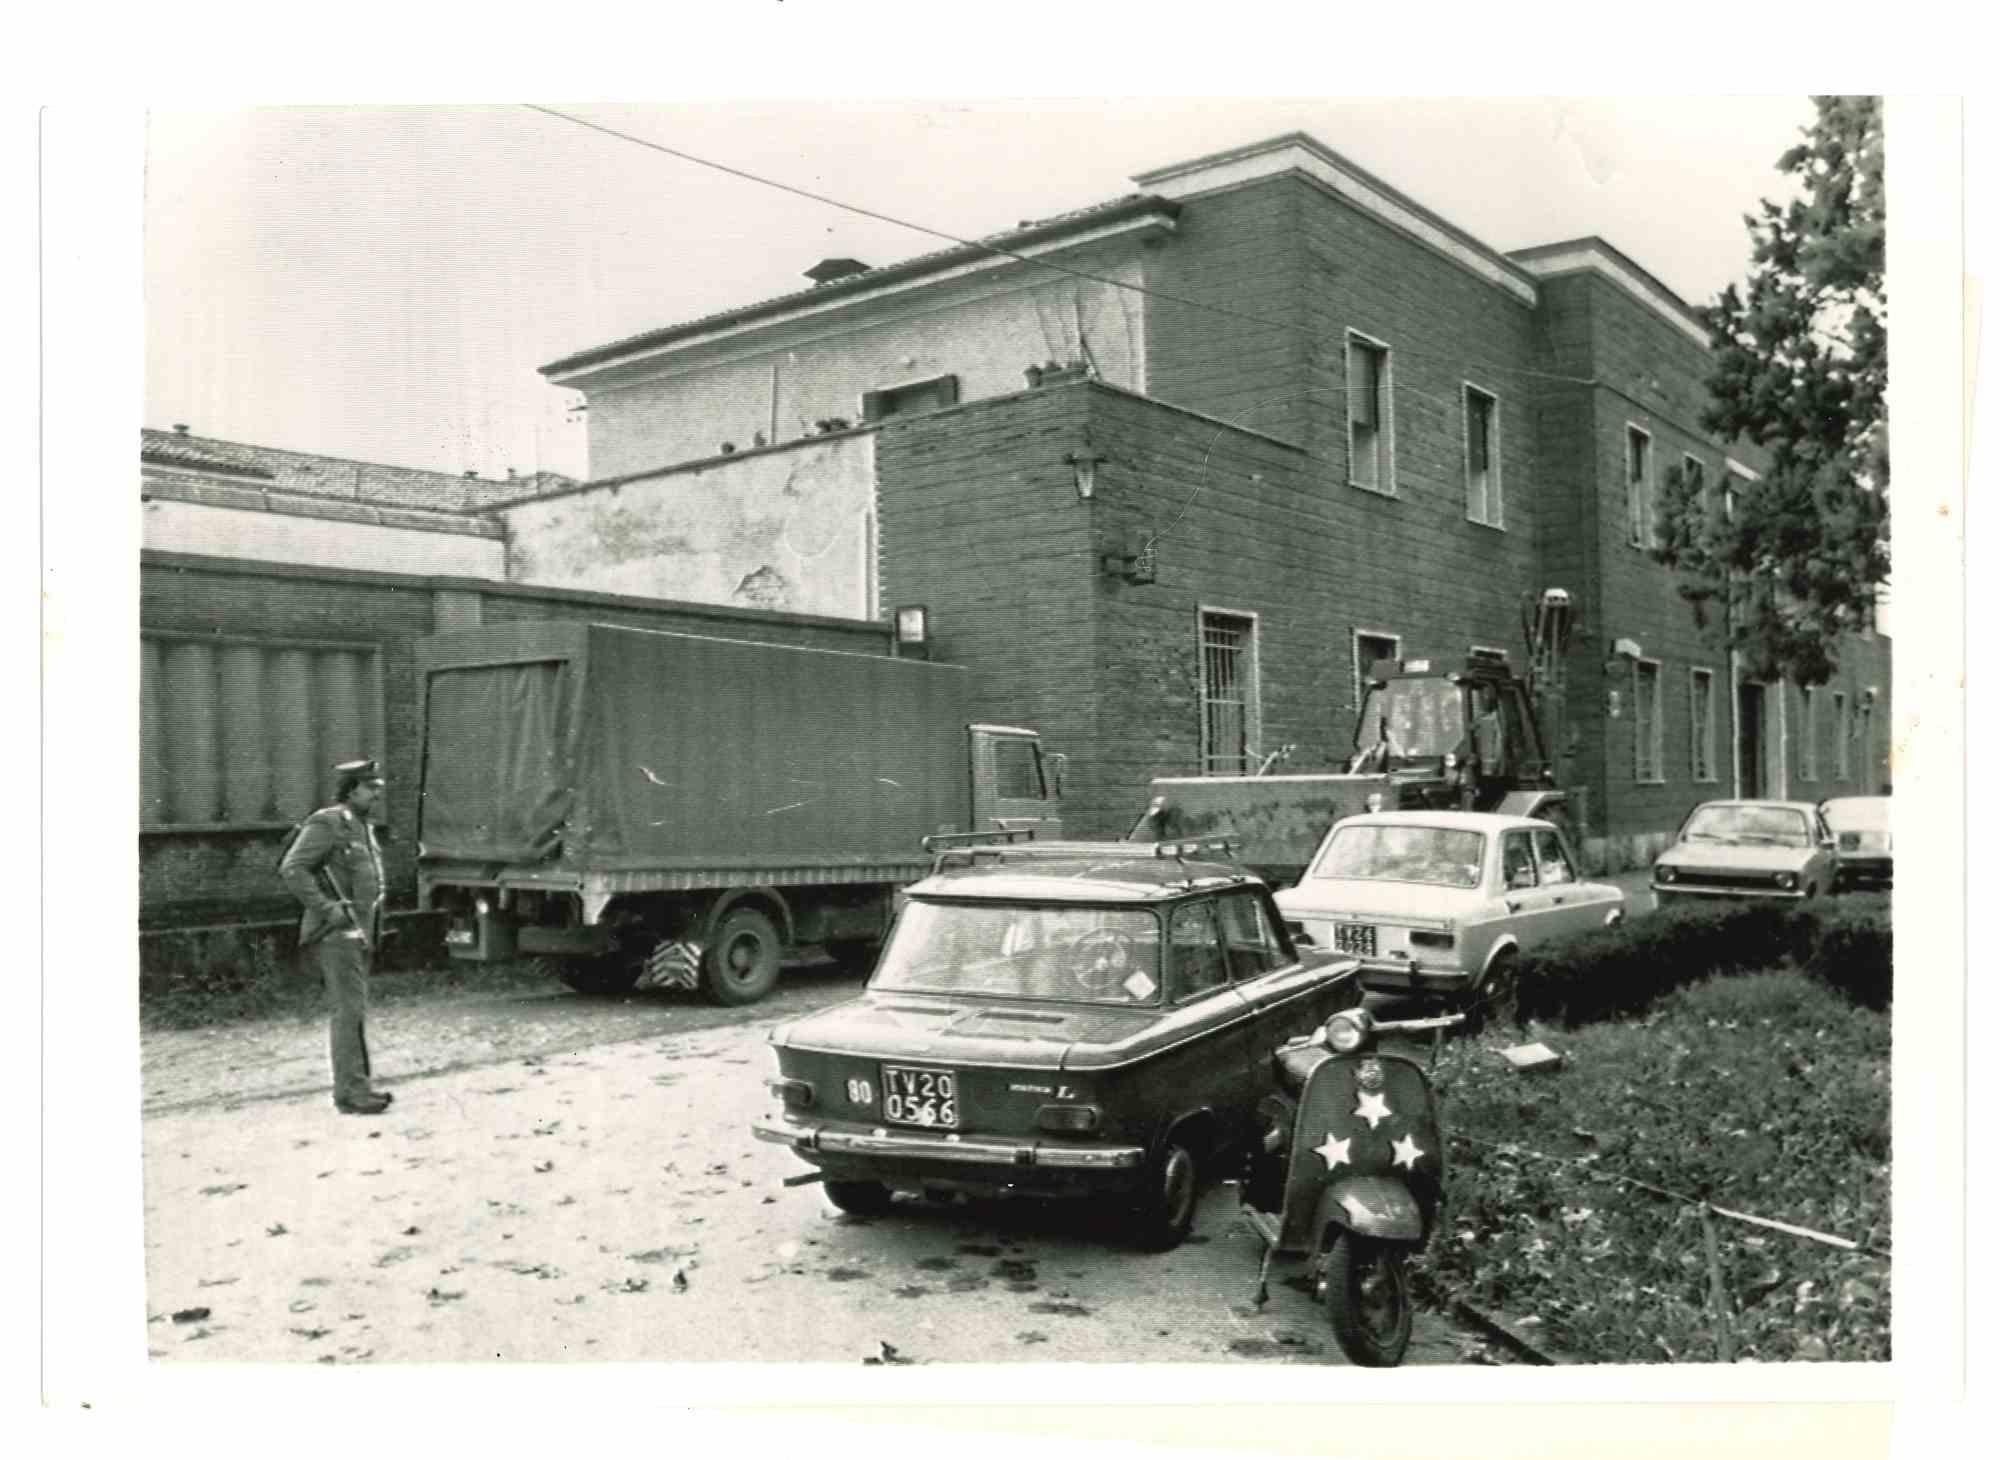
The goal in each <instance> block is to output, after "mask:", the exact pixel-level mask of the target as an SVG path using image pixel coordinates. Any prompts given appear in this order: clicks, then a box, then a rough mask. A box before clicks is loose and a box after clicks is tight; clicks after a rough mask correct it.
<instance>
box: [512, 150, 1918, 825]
mask: <svg viewBox="0 0 2000 1460" xmlns="http://www.w3.org/2000/svg"><path fill="white" fill-rule="evenodd" d="M1135 182H1136V184H1137V187H1138V191H1137V192H1136V193H1133V194H1131V195H1128V196H1125V197H1121V198H1118V199H1117V200H1115V201H1112V202H1109V203H1105V204H1102V205H1100V206H1097V207H1093V208H1086V209H1083V210H1080V211H1077V212H1073V213H1068V214H1064V215H1062V216H1060V217H1055V218H1050V219H1045V220H1041V221H1037V222H1031V223H1025V224H1023V225H1021V226H1020V227H1018V228H1016V229H1013V230H1010V231H1008V232H1006V233H1003V234H999V235H996V236H994V237H991V238H988V239H985V240H982V241H980V242H979V243H976V244H968V245H962V246H955V247H952V248H948V249H944V250H941V251H938V252H934V253H929V254H925V255H923V256H921V257H918V258H913V259H909V260H906V261H904V262H901V263H896V264H890V265H886V266H883V267H877V268H868V267H865V266H862V265H860V264H857V263H855V262H854V261H852V260H828V261H826V262H825V263H824V264H822V265H820V266H819V267H816V268H815V269H813V270H811V271H810V276H811V277H812V278H813V280H814V283H813V284H812V286H811V287H809V288H805V289H801V290H799V291H797V292H795V293H791V294H787V295H783V296H780V297H778V298H774V299H767V300H763V301H760V302H757V303H753V304H749V305H746V306H744V307H742V308H738V309H732V310H728V311H724V312H722V313H719V314H713V315H710V316H707V317H705V318H702V319H696V320H692V321H688V322H685V323H681V324H676V325H671V326H668V327H665V328H661V329H656V330H652V331H649V332H647V333H644V334H640V335H636V336H633V337H631V338H628V339H623V340H619V341H615V342H613V343H610V344H604V345H599V346H594V347H592V348H589V349H585V350H581V351H578V352H576V353H574V354H571V355H569V356H567V357H566V358H564V359H561V360H558V361H556V362H554V363H553V364H550V365H548V366H545V367H544V369H543V374H544V375H545V376H546V377H547V378H548V379H549V380H550V381H552V382H553V383H556V384H559V385H562V386H564V387H567V388H572V389H575V390H578V391H581V392H582V393H583V394H584V396H585V397H586V400H587V403H588V407H589V410H588V420H589V431H590V438H589V440H590V457H591V469H592V476H593V480H592V481H591V482H590V483H588V484H586V485H583V486H580V487H577V488H575V489H572V490H560V491H554V492H545V493H540V494H537V495H535V496H534V497H533V498H532V500H523V501H521V502H519V503H516V504H513V505H509V506H505V507H502V508H499V509H497V511H498V514H499V515H500V516H502V517H503V518H504V519H505V521H506V523H507V526H508V540H507V541H508V548H507V550H508V555H509V557H508V565H507V575H508V577H509V578H511V579H514V580H517V581H520V582H524V583H540V584H547V585H552V586H559V587H570V588H588V589H601V590H609V591H617V592H625V593H639V594H652V595H657V596H662V597H670V598H690V599H699V600H705V601H714V602H722V603H736V604H746V605H759V606H765V607H778V608H788V609H792V610H795V611H802V612H811V613H820V614H832V615H837V616H848V617H856V618H866V619H873V618H878V617H880V616H882V615H883V613H884V612H885V611H886V610H887V609H889V608H891V607H893V606H895V605H899V604H911V603H921V604H924V605H926V606H927V607H928V608H929V611H930V621H931V624H932V632H933V635H934V640H935V652H937V653H938V654H939V655H940V656H941V657H945V658H948V659H951V660H954V661H957V662H960V663H964V664H967V665H969V666H971V667H972V668H973V669H974V670H975V671H976V672H977V676H978V682H979V685H980V693H981V702H982V703H981V713H982V714H986V715H990V716H992V717H995V718H1004V719H1017V720H1025V721H1031V722H1033V723H1035V724H1036V725H1037V726H1038V727H1039V728H1040V729H1042V730H1043V732H1044V733H1045V734H1046V735H1047V736H1048V737H1049V738H1050V740H1051V741H1052V742H1053V743H1054V744H1056V745H1058V746H1060V747H1061V748H1063V749H1064V750H1066V751H1067V752H1068V753H1069V754H1070V764H1071V770H1072V774H1071V778H1070V795H1071V801H1072V808H1071V813H1070V814H1071V825H1072V826H1073V827H1074V829H1076V830H1077V831H1079V832H1083V833H1086V834H1109V833H1116V832H1119V831H1122V829H1123V828H1124V827H1125V826H1126V825H1128V824H1129V823H1130V821H1131V820H1132V819H1133V817H1134V816H1135V815H1136V813H1137V811H1138V810H1139V809H1140V808H1141V806H1142V804H1143V794H1144V787H1145V784H1146V781H1147V780H1148V779H1149V778H1150V777H1152V776H1154V775H1158V774H1173V773H1180V774H1186V773H1190V772H1195V771H1207V772H1215V773H1223V772H1232V771H1240V770H1243V769H1246V768H1255V767H1256V766H1257V765H1258V764H1259V763H1260V762H1261V760H1262V759H1263V758H1264V757H1265V756H1266V755H1268V754H1269V753H1270V752H1272V751H1273V750H1276V749H1277V748H1279V747H1281V746H1285V745H1290V746H1292V747H1294V749H1293V751H1292V753H1291V757H1290V760H1289V766H1290V768H1293V769H1303V768H1311V767H1323V766H1329V765H1334V764H1338V763H1340V762H1341V761H1342V760H1343V759H1344V757H1345V754H1346V752H1347V750H1348V748H1349V746H1350V744H1351V735H1352V729H1353V719H1354V715H1355V711H1356V707H1357V700H1358V691H1359V681H1360V677H1361V674H1362V672H1363V669H1364V668H1365V666H1366V665H1367V664H1368V663H1370V662H1371V661H1373V660H1374V659H1376V658H1378V657H1386V656H1393V655H1396V654H1406V655H1407V654H1421V653H1428V654H1440V655H1455V654H1463V653H1465V652H1466V651H1467V650H1469V649H1470V648H1472V647H1474V646H1480V647H1495V648H1504V649H1508V650H1510V651H1512V652H1513V654H1514V656H1515V658H1516V661H1517V662H1518V661H1519V658H1520V656H1521V653H1522V644H1521V642H1520V613H1521V605H1522V602H1523V599H1524V597H1526V596H1528V595H1531V594H1534V593H1536V592H1538V591H1539V590H1541V589H1543V588H1545V587H1551V586H1558V587H1562V588H1565V589H1567V590H1568V592H1569V593H1570V595H1571V597H1572V600H1573V601H1574V603H1575V605H1576V608H1577V618H1578V623H1579V629H1578V632H1577V633H1576V634H1575V635H1574V636H1573V638H1572V641H1571V644H1570V649H1569V654H1568V658H1567V676H1566V678H1567V696H1566V706H1565V719H1566V723H1567V725H1568V727H1569V731H1570V736H1569V745H1568V746H1567V747H1566V750H1567V764H1566V770H1565V781H1566V783H1567V784H1568V785H1569V786H1570V787H1571V789H1572V790H1573V792H1574V793H1575V794H1576V795H1577V797H1578V800H1579V802H1580V806H1581V810H1582V818H1581V820H1582V823H1583V829H1584V834H1585V839H1586V845H1587V847H1588V848H1589V849H1590V851H1591V853H1592V854H1593V855H1594V856H1596V857H1598V858H1600V859H1602V860H1604V861H1606V862H1609V863H1611V864H1613V865H1616V864H1621V863H1624V862H1626V861H1630V860H1633V859H1635V858H1637V857H1640V856H1643V855H1644V854H1645V853H1646V852H1647V851H1648V850H1649V849H1650V846H1651V845H1652V844H1656V843H1657V841H1658V840H1659V839H1660V838H1661V837H1663V836H1664V834H1665V833H1666V832H1667V831H1668V830H1669V829H1670V828H1671V827H1672V825H1673V824H1674V823H1675V822H1676V821H1677V819H1678V818H1679V817H1680V816H1681V815H1682V814H1683V813H1684V812H1685V811H1686V810H1687V808H1688V807H1689V806H1691V805H1692V804H1694V803H1695V802H1697V801H1700V800H1703V799H1707V798H1710V797H1714V796H1719V795H1728V794H1731V793H1732V792H1740V793H1742V794H1746V795H1749V794H1779V795H1793V796H1800V797H1814V798H1817V797H1821V796H1825V795H1831V794H1834V793H1836V792H1840V791H1852V790H1866V789H1875V788H1877V787H1879V785H1880V784H1881V783H1882V782H1883V780H1884V779H1885V776H1886V769H1885V767H1886V757H1887V736H1888V725H1889V705H1888V694H1889V672H1888V643H1887V640H1886V638H1885V637H1881V636H1872V635H1871V636H1863V637H1858V638H1857V639H1856V640H1854V641H1853V642H1852V643H1851V644H1850V645H1848V646H1847V647H1846V648H1845V649H1844V651H1843V653H1842V655H1841V670H1840V673H1839V675H1838V676H1837V677H1836V679H1835V681H1834V682H1833V683H1831V684H1829V685H1826V686H1823V687H1821V688H1819V689H1817V690H1815V691H1814V692H1813V693H1811V694H1810V695H1803V694H1801V692H1800V691H1799V690H1798V688H1797V687H1796V686H1787V685H1758V684H1753V683H1749V682H1746V681H1744V680H1743V678H1742V676H1741V675H1740V674H1739V673H1737V671H1736V668H1735V666H1734V665H1733V664H1732V662H1731V659H1730V656H1729V655H1728V653H1727V652H1726V650H1725V649H1724V647H1723V646H1722V642H1721V638H1720V634H1719V625H1712V626H1710V628H1709V629H1708V630H1707V631H1702V630H1698V629H1697V627H1696V625H1695V623H1694V621H1693V619H1692V617H1691V615H1690V612H1689V610H1688V608H1687V606H1686V604H1685V603H1683V602H1682V601H1681V599H1680V598H1679V597H1678V595H1677V594H1676V592H1675V590H1674V585H1673V582H1672V580H1671V578H1670V576H1669V575H1668V573H1667V572H1666V571H1665V570H1664V569H1662V568H1660V567H1658V566H1657V565H1656V564H1654V563H1653V562H1652V560H1651V559H1650V557H1649V556H1648V551H1647V550H1648V548H1649V546H1650V544H1651V540H1652V534H1653V531H1654V523H1655V519H1656V515H1657V511H1658V498H1659V493H1660V483H1661V478H1662V476H1663V474H1664V473H1665V472H1666V471H1667V470H1668V469H1669V468H1670V467H1673V466H1675V465H1679V464H1686V465H1687V466H1688V467H1690V468H1691V469H1695V470H1698V471H1700V472H1701V473H1702V474H1703V477H1704V479H1705V480H1707V481H1709V482H1712V483H1715V484H1717V485H1718V486H1726V485H1727V484H1728V483H1729V482H1730V481H1731V480H1732V479H1733V478H1736V477H1746V478H1747V477H1754V474H1755V470H1756V465H1757V463H1756V461H1755V460H1754V459H1753V458H1751V457H1749V456H1747V455H1744V454H1742V453H1740V452H1739V453H1738V454H1737V455H1736V456H1732V455H1731V454H1730V453H1729V452H1728V451H1727V450H1725V449H1724V447H1723V446H1722V445H1721V444H1719V443H1717V442H1715V441H1712V440H1710V439H1709V438H1707V437H1706V436H1705V435H1704V434H1703V433H1702V431H1701V429H1700V427H1699V425H1698V418H1699V414H1700V409H1701V404H1702V398H1703V386H1702V382H1703V378H1704V375H1705V373H1706V358H1707V346H1706V332H1705V330H1704V327H1703V326H1702V324H1701V323H1700V321H1699V319H1698V317H1697V316H1696V315H1695V314H1694V312H1693V311H1692V310H1691V309H1690V308H1689V307H1688V306H1687V304H1686V303H1684V302H1683V301H1682V300H1680V299H1679V298H1677V297H1676V296H1675V295H1674V294H1673V292H1672V291H1671V290H1669V289H1667V288H1666V287H1665V286H1664V285H1662V284H1661V283H1660V282H1659V281H1658V280H1656V279H1654V278H1653V277H1652V276H1651V275H1649V274H1648V273H1647V272H1646V270H1645V269H1644V268H1643V267H1642V266H1641V265H1640V264H1639V263H1637V262H1635V261H1634V260H1633V259H1632V258H1631V257H1629V256H1627V255H1626V254H1625V253H1622V252H1620V251H1619V250H1618V249H1615V248H1613V247H1612V246H1611V245H1609V244H1608V243H1605V242H1604V241H1603V240H1601V239H1597V238H1582V239H1575V240H1570V241H1565V242H1559V243H1552V244H1548V245H1545V246H1541V247H1535V248H1529V249H1524V250H1520V251H1517V252H1514V253H1511V254H1502V253H1499V252H1496V251H1495V250H1493V249H1491V248H1489V247H1487V246H1486V245H1484V244H1482V243H1481V242H1479V241H1478V240H1477V239H1475V238H1473V237H1471V236H1470V235H1468V234H1467V233H1465V232H1464V231H1463V230H1462V229H1459V228H1457V227H1455V226H1454V225H1452V224H1451V223H1450V222H1449V221H1447V220H1446V219H1444V218H1442V217H1440V216H1438V215H1437V214H1436V213H1434V212H1432V211H1431V210H1430V209H1428V208H1426V207H1424V206H1423V205H1421V204H1419V203H1417V202H1416V201H1414V200H1413V199H1411V198H1409V197H1407V196H1405V195H1404V194H1402V193H1400V192H1399V191H1397V190H1396V189H1395V188H1394V187H1392V186H1391V185H1389V184H1388V183H1386V182H1384V181H1383V180H1381V179H1379V178H1377V177H1374V176H1372V175H1370V174H1369V173H1367V172H1365V171H1364V170H1362V169H1361V168H1359V167H1357V166H1355V165H1354V164H1353V163H1351V162H1349V161H1348V160H1346V159H1345V158H1343V157H1341V156H1340V155H1339V154H1338V153H1336V152H1334V151H1332V150H1331V149H1330V148H1327V147H1325V146H1324V145H1322V144H1321V143H1319V142H1318V141H1316V140H1314V139H1313V138H1311V137H1308V136H1304V135H1301V134H1292V135H1288V136H1283V137H1278V138H1274V139H1272V140H1270V141H1266V142H1260V143H1257V144H1254V145H1250V146H1245V147H1241V148H1237V149H1234V150H1231V151H1228V152H1224V153H1220V154H1217V155H1214V156H1210V157H1204V158H1198V159H1195V160H1193V161H1189V162H1184V163H1179V164H1175V165H1173V166H1169V167H1163V168H1159V169H1157V170H1154V171H1151V172H1147V173H1143V174H1141V175H1139V176H1138V177H1137V178H1136V179H1135Z"/></svg>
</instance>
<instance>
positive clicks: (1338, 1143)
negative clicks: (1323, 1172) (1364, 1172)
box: [1313, 1131, 1354, 1171]
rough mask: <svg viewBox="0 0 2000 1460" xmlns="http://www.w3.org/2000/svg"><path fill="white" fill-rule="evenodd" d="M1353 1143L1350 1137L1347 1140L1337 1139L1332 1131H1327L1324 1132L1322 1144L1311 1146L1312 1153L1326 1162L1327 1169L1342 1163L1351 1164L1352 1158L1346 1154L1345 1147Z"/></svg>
mask: <svg viewBox="0 0 2000 1460" xmlns="http://www.w3.org/2000/svg"><path fill="white" fill-rule="evenodd" d="M1353 1144H1354V1141H1353V1139H1352V1138H1349V1139H1347V1140H1338V1139H1336V1138H1335V1137H1334V1134H1333V1132H1332V1131H1328V1132H1327V1133H1326V1141H1325V1142H1324V1144H1321V1145H1317V1146H1314V1147H1313V1154H1314V1155H1315V1156H1317V1157H1319V1158H1320V1159H1321V1160H1322V1161H1324V1162H1326V1169H1327V1170H1329V1171H1331V1170H1332V1169H1333V1168H1334V1167H1336V1166H1339V1165H1343V1164H1345V1165H1348V1166H1352V1165H1353V1164H1354V1162H1353V1159H1352V1158H1351V1157H1349V1156H1348V1154H1347V1148H1348V1147H1349V1146H1351V1145H1353Z"/></svg>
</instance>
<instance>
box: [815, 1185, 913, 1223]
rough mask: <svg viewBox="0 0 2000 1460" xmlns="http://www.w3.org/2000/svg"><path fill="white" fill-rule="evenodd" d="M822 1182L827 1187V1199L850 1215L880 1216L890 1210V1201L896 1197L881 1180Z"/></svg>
mask: <svg viewBox="0 0 2000 1460" xmlns="http://www.w3.org/2000/svg"><path fill="white" fill-rule="evenodd" d="M821 1184H822V1185H823V1186H824V1187H825V1189H826V1199H827V1200H828V1201H830V1202H832V1203H833V1205H834V1206H835V1207H836V1208H837V1209H839V1210H840V1211H843V1212H846V1213H847V1214H848V1215H849V1216H850V1217H879V1216H881V1215H882V1214H883V1213H884V1212H886V1211H888V1210H889V1203H890V1202H891V1201H893V1200H894V1199H895V1197H894V1194H893V1193H892V1192H891V1191H890V1190H889V1188H888V1187H886V1186H884V1185H883V1184H882V1183H881V1182H879V1181H827V1182H822V1183H821Z"/></svg>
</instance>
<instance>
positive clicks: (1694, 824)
mask: <svg viewBox="0 0 2000 1460" xmlns="http://www.w3.org/2000/svg"><path fill="white" fill-rule="evenodd" d="M1811 831H1812V829H1811V828H1810V827H1809V826H1807V825H1806V818H1805V813H1804V812H1802V811H1798V810H1795V809H1793V808H1792V807H1790V806H1702V807H1699V808H1697V809H1696V811H1695V813H1694V815H1692V816H1690V817H1689V818H1688V821H1687V825H1686V826H1685V827H1683V828H1682V829H1681V840H1682V841H1684V842H1735V843H1738V844H1741V845H1747V846H1773V847H1803V846H1810V845H1811V844H1812V835H1811Z"/></svg>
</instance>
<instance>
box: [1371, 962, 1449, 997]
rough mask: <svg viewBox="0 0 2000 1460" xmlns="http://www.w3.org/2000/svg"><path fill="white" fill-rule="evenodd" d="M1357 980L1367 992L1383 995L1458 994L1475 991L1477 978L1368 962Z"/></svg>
mask: <svg viewBox="0 0 2000 1460" xmlns="http://www.w3.org/2000/svg"><path fill="white" fill-rule="evenodd" d="M1355 977H1356V978H1357V979H1358V980H1359V981H1360V983H1361V987H1363V988H1364V989H1372V990H1375V991H1377V992H1381V993H1421V994H1457V993H1464V992H1465V991H1466V990H1467V989H1469V988H1471V987H1472V985H1473V983H1474V981H1475V978H1476V975H1474V974H1470V973H1467V972H1466V971H1465V970H1464V969H1462V968H1425V967H1423V966H1422V965H1421V964H1419V965H1418V966H1416V967H1415V968H1412V967H1411V966H1410V965H1409V964H1407V963H1387V962H1385V963H1372V962H1364V963H1363V964H1362V965H1361V969H1360V971H1359V972H1358V973H1356V974H1355Z"/></svg>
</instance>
